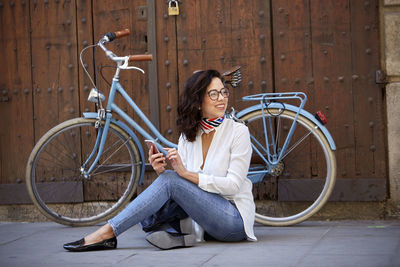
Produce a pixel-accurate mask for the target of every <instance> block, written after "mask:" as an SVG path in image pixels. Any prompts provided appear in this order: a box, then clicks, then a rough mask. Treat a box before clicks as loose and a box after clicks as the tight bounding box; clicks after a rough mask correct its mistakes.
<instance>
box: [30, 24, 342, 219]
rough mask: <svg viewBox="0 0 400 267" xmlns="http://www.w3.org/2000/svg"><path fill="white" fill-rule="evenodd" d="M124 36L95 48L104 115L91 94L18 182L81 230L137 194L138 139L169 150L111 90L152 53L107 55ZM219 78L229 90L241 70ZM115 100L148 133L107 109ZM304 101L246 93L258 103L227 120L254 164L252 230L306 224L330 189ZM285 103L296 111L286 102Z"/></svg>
mask: <svg viewBox="0 0 400 267" xmlns="http://www.w3.org/2000/svg"><path fill="white" fill-rule="evenodd" d="M127 34H129V30H124V31H119V32H115V33H107V34H105V35H104V36H103V37H102V38H101V39H100V41H99V42H98V43H97V44H96V45H94V46H98V47H100V48H101V49H102V50H104V52H105V53H106V55H107V57H108V58H109V59H111V60H112V61H113V62H115V63H116V65H117V68H116V72H115V75H114V77H113V81H112V85H111V89H110V93H109V95H108V101H107V105H106V107H105V108H104V107H103V105H102V102H103V101H104V100H105V96H104V95H103V94H102V93H101V92H100V91H99V90H97V89H96V86H95V88H94V89H92V91H91V92H90V94H89V99H88V100H89V101H91V102H94V103H96V105H97V109H98V112H97V113H95V112H87V113H83V117H81V118H75V119H71V120H68V121H65V122H63V123H61V124H59V125H57V126H55V127H54V128H52V129H51V130H49V131H48V132H47V133H46V134H45V135H44V136H43V137H42V138H41V139H40V140H39V141H38V143H37V144H36V146H35V147H34V149H33V151H32V153H31V155H30V157H29V160H28V164H27V167H26V184H27V188H28V191H29V194H30V196H31V198H32V201H33V203H34V204H35V205H36V206H37V207H38V208H39V210H40V211H41V212H42V213H43V214H44V215H45V216H47V217H48V218H49V219H51V220H53V221H56V222H58V223H61V224H66V225H73V226H83V225H92V224H96V223H98V222H101V221H105V220H106V219H107V218H110V217H112V216H114V215H116V214H117V213H118V212H119V211H120V210H121V209H122V208H123V207H124V206H125V205H126V204H127V203H128V202H130V201H131V200H132V198H134V197H135V196H136V191H137V186H138V184H141V183H142V180H143V176H144V171H145V162H146V157H145V151H144V149H143V147H142V144H141V142H140V140H139V138H138V137H137V135H136V133H138V134H140V135H141V136H142V137H144V139H152V140H155V141H156V142H157V147H158V149H159V150H160V151H164V150H163V148H162V147H163V146H162V145H161V144H163V145H164V146H168V147H176V146H177V145H176V144H174V143H172V142H170V141H169V140H167V139H166V138H165V137H163V136H162V134H161V133H160V132H159V131H158V130H157V129H156V127H155V126H154V125H153V124H152V123H151V121H150V120H149V119H148V118H147V117H146V116H145V114H144V113H143V112H142V111H141V110H140V108H139V107H138V106H137V105H136V103H135V102H134V101H133V100H132V98H131V97H130V96H129V95H128V94H127V93H126V91H125V90H124V89H123V88H122V86H121V84H120V83H119V73H120V71H121V70H126V69H136V70H139V71H142V72H143V70H141V69H139V68H137V67H133V66H130V65H129V62H132V61H145V60H151V59H152V56H151V55H134V56H124V57H119V56H117V55H115V54H114V53H113V52H112V51H110V50H108V49H107V48H106V44H107V43H109V42H112V41H113V40H114V39H115V38H118V37H122V36H125V35H127ZM90 47H93V46H90ZM90 47H87V48H90ZM87 48H85V49H87ZM82 52H83V51H82ZM81 55H82V53H81ZM81 62H82V60H81ZM89 77H90V76H89ZM224 77H225V78H226V83H227V84H230V85H231V86H232V87H236V86H237V85H238V84H239V83H240V81H241V74H240V69H239V67H237V68H234V69H232V70H230V71H227V72H225V73H224ZM117 92H118V93H119V94H120V95H121V96H122V97H123V98H124V99H125V100H126V101H127V102H128V103H129V105H130V106H131V107H132V108H133V110H134V111H135V112H136V113H137V114H138V117H139V118H140V119H141V120H143V122H144V123H145V124H146V125H147V127H148V129H149V132H148V131H146V130H144V129H143V128H142V127H141V126H140V125H139V124H138V123H137V122H136V121H135V120H133V119H132V118H131V117H130V116H129V115H127V114H126V113H125V112H124V111H123V110H122V109H121V108H120V107H118V105H117V104H115V103H114V97H115V95H116V93H117ZM306 100H307V97H306V95H305V94H304V93H301V92H293V93H265V94H257V95H251V96H246V97H243V101H257V102H258V103H257V104H256V105H253V106H250V107H248V108H246V109H244V110H242V111H240V112H236V111H234V109H233V108H232V112H231V113H229V114H227V116H229V117H231V118H232V119H234V120H236V121H239V122H242V123H244V124H246V125H247V126H248V127H249V130H250V133H251V141H252V148H253V156H252V160H251V166H250V169H249V174H248V177H249V179H250V180H251V181H252V182H253V184H254V189H253V193H254V196H255V202H256V206H257V210H256V213H257V214H256V221H257V222H259V223H262V224H266V225H277V226H284V225H292V224H296V223H299V222H301V221H304V220H306V219H308V218H309V217H310V216H312V215H313V214H314V213H316V212H317V211H318V210H319V209H320V208H321V207H322V206H323V205H324V204H325V203H326V201H327V200H328V198H329V196H330V194H331V192H332V190H333V187H334V183H335V178H336V159H335V154H334V151H335V149H336V147H335V143H334V141H333V139H332V137H331V135H330V133H329V132H328V130H327V129H326V128H325V126H324V125H323V122H324V118H323V115H322V114H318V116H313V115H311V114H310V113H309V112H307V111H306V110H304V105H305V103H306ZM292 101H296V102H298V103H299V104H298V105H293V104H288V103H287V102H292ZM116 114H117V115H119V118H121V119H122V120H120V119H117V118H116V117H115V115H116ZM129 126H130V127H129ZM134 130H135V132H134ZM146 150H147V149H146ZM164 152H165V151H164Z"/></svg>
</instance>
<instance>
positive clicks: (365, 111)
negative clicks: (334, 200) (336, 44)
mask: <svg viewBox="0 0 400 267" xmlns="http://www.w3.org/2000/svg"><path fill="white" fill-rule="evenodd" d="M350 11H351V24H352V30H351V40H352V65H351V66H352V79H351V81H352V90H353V99H354V101H353V102H354V114H353V120H354V130H355V132H354V134H355V174H356V176H357V177H360V178H386V176H387V173H386V149H385V122H384V114H383V112H384V107H383V101H384V99H383V97H384V95H383V94H382V88H381V86H380V85H377V84H376V83H375V71H376V70H378V69H380V63H379V54H380V48H379V1H377V0H376V1H365V2H363V1H351V2H350ZM339 175H342V174H341V173H339ZM344 177H345V176H344Z"/></svg>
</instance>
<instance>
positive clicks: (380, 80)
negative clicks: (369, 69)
mask: <svg viewBox="0 0 400 267" xmlns="http://www.w3.org/2000/svg"><path fill="white" fill-rule="evenodd" d="M375 83H377V84H386V83H387V79H386V73H385V72H384V71H383V70H377V71H376V72H375Z"/></svg>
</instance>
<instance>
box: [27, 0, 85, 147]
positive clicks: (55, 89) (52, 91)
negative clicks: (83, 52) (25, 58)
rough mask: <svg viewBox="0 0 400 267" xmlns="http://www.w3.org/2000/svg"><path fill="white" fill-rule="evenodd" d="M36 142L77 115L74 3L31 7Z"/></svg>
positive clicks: (38, 3) (50, 3) (51, 2)
mask: <svg viewBox="0 0 400 267" xmlns="http://www.w3.org/2000/svg"><path fill="white" fill-rule="evenodd" d="M31 26H32V33H31V36H32V65H33V71H32V76H33V77H32V79H33V89H34V116H35V117H34V120H35V124H34V125H35V140H38V139H39V138H40V137H41V136H42V135H43V134H44V133H45V132H46V131H47V130H49V128H51V127H53V126H54V125H56V124H58V123H60V122H62V121H65V120H67V119H70V118H74V117H77V116H78V115H79V96H78V90H77V88H78V83H77V81H78V60H77V56H76V55H77V51H76V16H75V1H65V2H64V3H62V2H60V1H48V2H42V1H40V2H36V1H35V2H34V3H33V4H32V5H31Z"/></svg>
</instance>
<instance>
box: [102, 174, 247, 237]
mask: <svg viewBox="0 0 400 267" xmlns="http://www.w3.org/2000/svg"><path fill="white" fill-rule="evenodd" d="M170 200H173V201H174V202H175V203H176V204H178V205H179V206H180V207H181V208H182V209H183V210H184V211H185V212H186V214H187V215H188V216H190V217H191V218H192V219H193V220H195V221H196V222H197V223H198V224H199V225H200V226H201V227H202V228H203V229H204V231H205V232H207V234H209V235H210V236H212V237H213V238H215V239H217V240H219V241H240V240H244V239H246V237H247V236H246V233H245V231H244V225H243V220H242V217H241V216H240V213H239V211H238V210H237V208H236V206H235V205H233V204H232V203H231V202H229V201H228V200H226V199H225V198H223V197H222V196H220V195H218V194H214V193H209V192H206V191H204V190H202V189H201V188H199V187H198V186H197V185H195V184H193V183H191V182H189V181H187V180H185V179H184V178H182V177H180V176H179V175H178V174H177V173H176V172H175V171H171V170H167V171H165V172H163V173H162V174H161V175H160V176H159V177H158V178H157V179H156V180H155V181H154V182H153V183H152V184H151V185H150V186H149V187H148V188H147V189H146V190H145V191H143V192H142V193H141V194H140V195H139V196H137V197H136V198H135V199H134V200H133V201H132V202H131V203H130V204H129V205H128V206H127V207H126V208H125V209H124V210H122V211H121V213H119V214H118V215H117V216H115V217H114V218H112V219H111V220H109V221H108V223H109V224H110V225H111V227H112V228H113V230H114V234H115V236H118V235H120V234H121V233H123V232H124V231H126V230H127V229H128V228H130V227H132V226H134V225H136V224H138V223H139V222H141V221H143V220H144V219H146V218H148V217H149V216H151V215H153V214H156V213H157V212H158V211H159V210H160V209H161V208H162V207H163V206H164V205H165V204H166V203H167V202H168V201H170Z"/></svg>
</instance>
